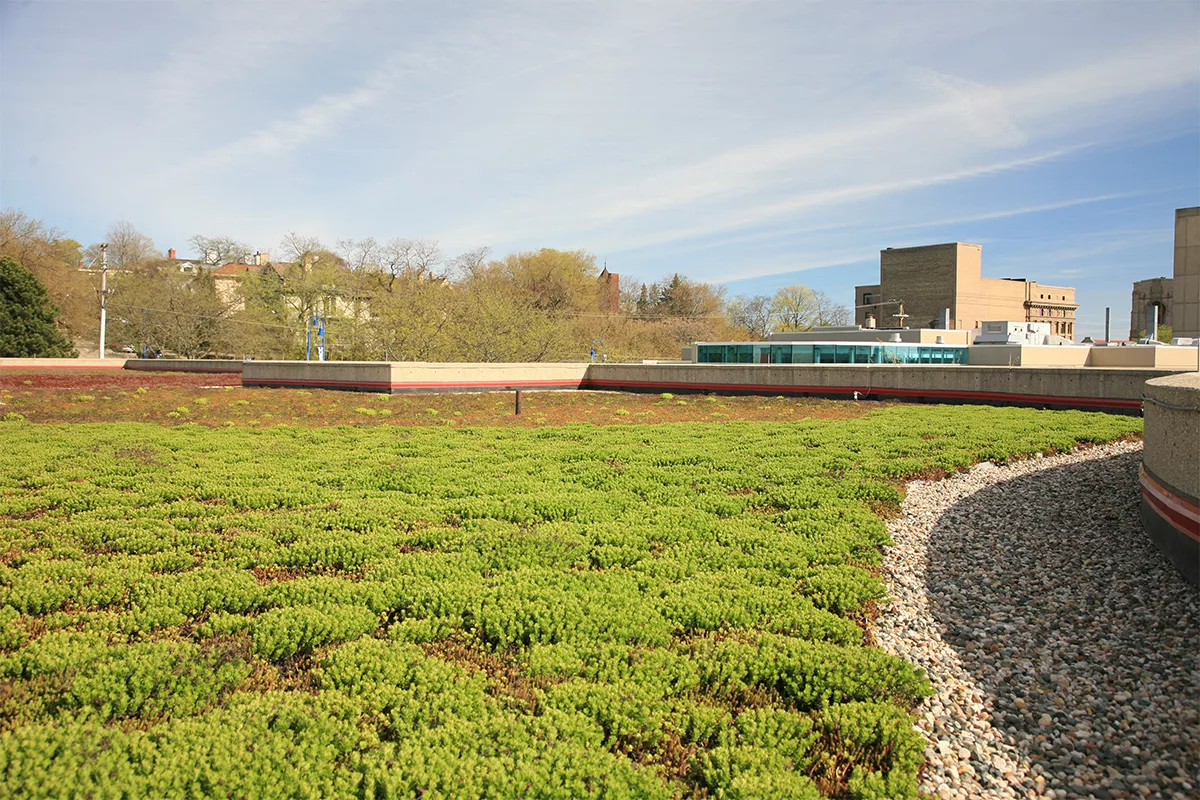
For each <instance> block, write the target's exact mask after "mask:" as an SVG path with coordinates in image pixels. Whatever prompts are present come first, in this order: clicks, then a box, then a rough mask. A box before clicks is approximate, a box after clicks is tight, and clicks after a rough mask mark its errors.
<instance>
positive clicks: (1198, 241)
mask: <svg viewBox="0 0 1200 800" xmlns="http://www.w3.org/2000/svg"><path fill="white" fill-rule="evenodd" d="M1172 301H1173V302H1172V305H1173V308H1172V310H1171V321H1172V324H1173V327H1174V335H1175V336H1190V337H1193V338H1195V337H1200V206H1195V207H1193V208H1180V209H1176V211H1175V282H1174V287H1173V298H1172Z"/></svg>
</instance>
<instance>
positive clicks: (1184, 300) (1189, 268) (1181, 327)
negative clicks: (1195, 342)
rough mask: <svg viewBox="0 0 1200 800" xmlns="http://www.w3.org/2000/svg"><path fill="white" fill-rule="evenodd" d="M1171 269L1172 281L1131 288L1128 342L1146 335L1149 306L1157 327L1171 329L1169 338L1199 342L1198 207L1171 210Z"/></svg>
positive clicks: (1143, 283)
mask: <svg viewBox="0 0 1200 800" xmlns="http://www.w3.org/2000/svg"><path fill="white" fill-rule="evenodd" d="M1173 269H1174V273H1173V274H1174V277H1173V278H1149V279H1147V280H1144V281H1137V282H1136V283H1134V284H1133V303H1132V306H1131V308H1130V311H1129V338H1130V339H1134V338H1137V337H1138V336H1140V335H1141V334H1142V331H1146V311H1147V310H1148V309H1149V307H1150V306H1151V305H1152V304H1153V305H1157V306H1158V321H1159V324H1160V325H1170V326H1171V336H1172V337H1177V336H1178V337H1190V338H1200V206H1194V207H1192V208H1177V209H1175V260H1174V267H1173ZM1146 333H1147V334H1149V333H1150V331H1146Z"/></svg>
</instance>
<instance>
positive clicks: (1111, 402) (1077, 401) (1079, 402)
mask: <svg viewBox="0 0 1200 800" xmlns="http://www.w3.org/2000/svg"><path fill="white" fill-rule="evenodd" d="M623 387H625V388H628V387H640V388H646V389H701V390H705V389H707V390H711V391H722V392H729V391H734V392H737V391H741V392H770V393H775V394H796V393H805V394H844V395H853V394H854V393H855V392H858V393H859V395H861V396H862V397H863V398H868V397H871V396H886V397H935V398H936V397H942V398H947V399H955V400H991V401H1005V402H1020V403H1044V404H1046V405H1062V406H1087V407H1091V408H1141V407H1142V400H1141V398H1137V399H1126V398H1099V397H1065V396H1057V395H1040V394H1009V393H1007V392H964V391H957V390H954V389H890V388H884V387H875V388H873V389H871V390H870V391H868V390H867V389H865V388H858V387H854V386H794V385H791V386H778V385H773V384H756V383H691V382H686V381H617V380H604V379H593V378H589V379H587V380H585V381H584V382H583V388H585V389H601V388H605V389H610V388H611V389H619V388H623Z"/></svg>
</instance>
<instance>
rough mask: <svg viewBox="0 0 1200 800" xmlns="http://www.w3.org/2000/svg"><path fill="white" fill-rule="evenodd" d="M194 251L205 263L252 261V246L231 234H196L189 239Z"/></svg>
mask: <svg viewBox="0 0 1200 800" xmlns="http://www.w3.org/2000/svg"><path fill="white" fill-rule="evenodd" d="M188 244H189V245H191V247H192V252H193V253H195V254H196V255H198V256H199V257H200V260H201V261H203V262H204V263H205V264H210V265H212V266H214V267H219V266H221V265H222V264H248V263H250V256H251V253H250V246H249V245H247V244H246V243H244V242H239V241H238V240H237V239H234V238H232V237H229V236H202V235H200V234H196V235H195V236H193V237H192V238H190V239H188Z"/></svg>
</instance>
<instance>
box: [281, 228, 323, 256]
mask: <svg viewBox="0 0 1200 800" xmlns="http://www.w3.org/2000/svg"><path fill="white" fill-rule="evenodd" d="M324 249H325V245H323V244H321V240H320V239H318V238H317V237H315V236H301V235H300V234H298V233H296V232H295V231H288V232H287V234H286V235H284V237H283V240H282V241H281V242H280V243H279V253H280V255H282V256H284V257H285V258H286V259H287V260H289V261H294V262H298V263H301V264H303V263H304V261H305V259H306V258H307V257H310V256H311V255H312V254H314V253H319V252H321V251H323V250H324Z"/></svg>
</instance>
